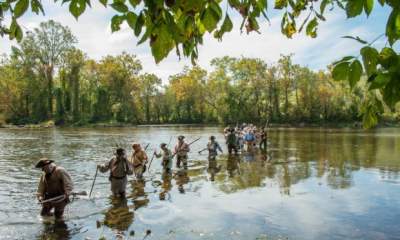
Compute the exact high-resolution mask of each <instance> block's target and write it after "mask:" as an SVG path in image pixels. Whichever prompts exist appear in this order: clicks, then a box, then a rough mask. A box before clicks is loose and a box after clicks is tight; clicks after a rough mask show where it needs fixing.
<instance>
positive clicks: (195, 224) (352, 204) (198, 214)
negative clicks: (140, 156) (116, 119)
mask: <svg viewBox="0 0 400 240" xmlns="http://www.w3.org/2000/svg"><path fill="white" fill-rule="evenodd" d="M179 134H185V135H186V137H187V140H188V141H190V140H193V139H196V138H197V137H201V139H200V141H198V142H196V143H195V144H194V145H193V146H192V151H191V153H190V155H189V158H190V159H189V170H188V171H187V172H183V171H177V169H174V176H173V177H168V176H162V174H161V166H160V160H156V159H155V160H153V163H152V166H151V169H150V171H149V172H147V173H146V175H145V176H146V181H145V183H143V182H137V181H135V180H133V178H132V177H131V178H130V183H129V184H128V194H127V195H128V196H127V199H126V200H123V201H121V200H118V199H112V198H111V196H110V190H109V187H110V186H109V182H108V175H107V174H99V175H98V178H97V180H96V185H95V187H94V194H93V196H92V199H90V200H89V199H87V198H85V197H83V198H80V199H75V200H74V201H73V202H72V203H71V204H70V205H69V206H68V207H67V209H66V214H65V221H64V222H57V223H54V222H53V221H52V220H49V219H47V220H43V219H42V218H41V217H40V216H39V211H40V205H38V204H37V202H36V199H35V196H34V193H35V191H36V187H37V182H38V179H39V176H40V174H41V173H40V171H38V170H36V169H34V167H33V166H34V164H35V162H36V161H37V160H38V159H39V158H40V157H44V156H46V157H49V158H51V159H53V160H55V161H56V163H57V164H58V165H61V166H63V167H64V168H66V169H67V170H68V171H69V172H70V174H71V176H72V178H73V181H74V184H75V190H76V191H82V190H86V191H88V192H89V190H90V186H91V184H92V179H93V176H94V173H95V169H96V164H98V163H103V162H105V161H107V160H108V159H110V157H111V156H112V153H113V151H114V149H115V146H117V145H119V146H124V147H126V148H127V149H128V153H130V148H129V145H130V143H132V142H133V141H137V142H140V143H142V144H143V145H146V144H147V143H151V145H150V146H149V148H148V155H149V156H151V154H152V151H153V148H154V147H158V145H159V144H160V143H161V142H166V143H168V142H169V139H170V136H172V137H173V140H172V143H171V145H174V144H175V142H176V141H175V138H176V136H178V135H179ZM210 135H216V136H217V140H218V141H219V142H220V143H221V145H222V146H223V150H224V154H222V155H220V156H218V159H217V161H216V162H209V161H208V160H207V156H206V154H198V151H199V150H201V149H203V148H204V146H205V144H206V142H207V138H208V136H210ZM269 137H270V138H269V145H268V151H267V153H266V154H265V153H256V154H248V153H244V154H242V155H240V156H238V157H228V156H227V155H226V152H227V151H226V147H225V145H224V144H223V142H224V141H223V136H222V135H221V129H220V128H216V127H137V128H98V129H85V128H79V129H74V128H66V129H41V130H26V129H25V130H22V129H16V130H11V129H2V130H0V165H1V166H0V239H99V238H100V237H105V238H106V239H143V238H144V237H145V233H146V230H151V234H150V235H149V236H148V237H147V238H146V239H287V238H289V239H400V223H399V219H400V178H399V170H400V130H399V129H381V130H376V131H368V132H364V131H354V130H336V129H273V130H271V131H270V132H269ZM133 233H134V234H133Z"/></svg>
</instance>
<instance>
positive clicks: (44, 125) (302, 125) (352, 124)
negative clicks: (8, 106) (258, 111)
mask: <svg viewBox="0 0 400 240" xmlns="http://www.w3.org/2000/svg"><path fill="white" fill-rule="evenodd" d="M225 125H229V124H225ZM225 125H223V124H218V123H215V124H210V123H207V124H202V123H187V124H182V123H168V124H157V123H154V124H129V123H119V122H116V123H92V124H89V123H88V124H83V125H79V126H77V125H75V124H63V125H56V124H54V122H53V121H47V122H43V123H38V124H25V125H24V124H21V125H15V124H6V123H3V124H0V128H8V129H20V128H25V129H37V128H102V127H104V128H116V127H126V128H130V127H177V126H188V127H223V126H225ZM257 125H259V126H263V125H265V123H264V124H262V123H260V124H257ZM233 126H235V124H233ZM398 127H400V123H398V122H380V123H379V124H378V125H377V126H376V127H375V128H398ZM268 128H352V129H362V123H361V122H326V123H304V122H298V123H268Z"/></svg>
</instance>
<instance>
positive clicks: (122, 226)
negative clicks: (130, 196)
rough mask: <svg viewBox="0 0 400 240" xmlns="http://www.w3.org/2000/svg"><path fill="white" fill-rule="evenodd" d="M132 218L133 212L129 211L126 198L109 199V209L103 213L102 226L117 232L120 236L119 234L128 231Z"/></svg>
mask: <svg viewBox="0 0 400 240" xmlns="http://www.w3.org/2000/svg"><path fill="white" fill-rule="evenodd" d="M133 217H134V212H133V211H130V209H129V207H128V201H127V200H126V198H116V197H111V207H110V208H109V209H108V210H107V212H106V213H105V217H104V225H106V226H107V227H109V228H112V229H114V230H117V234H118V235H120V234H121V233H120V232H122V231H127V230H128V228H129V226H130V225H131V224H132V222H133Z"/></svg>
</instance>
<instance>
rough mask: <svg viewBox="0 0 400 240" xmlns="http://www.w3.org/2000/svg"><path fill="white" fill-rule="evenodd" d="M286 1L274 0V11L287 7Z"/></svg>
mask: <svg viewBox="0 0 400 240" xmlns="http://www.w3.org/2000/svg"><path fill="white" fill-rule="evenodd" d="M287 4H288V1H287V0H275V9H283V8H285V7H286V6H287Z"/></svg>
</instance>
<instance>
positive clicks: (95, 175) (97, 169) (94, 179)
mask: <svg viewBox="0 0 400 240" xmlns="http://www.w3.org/2000/svg"><path fill="white" fill-rule="evenodd" d="M98 171H99V168H96V174H94V178H93V183H92V188H90V192H89V198H90V196H91V195H92V191H93V187H94V182H95V181H96V177H97V172H98Z"/></svg>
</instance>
